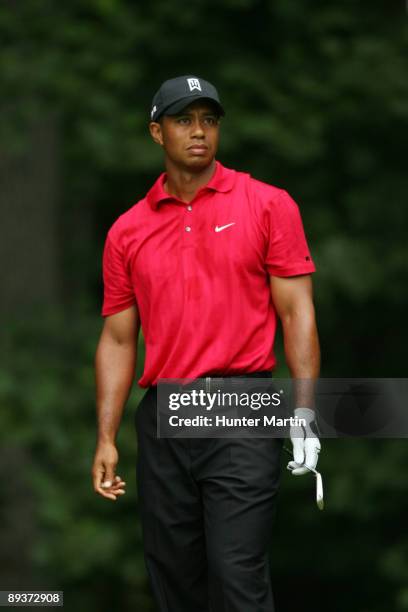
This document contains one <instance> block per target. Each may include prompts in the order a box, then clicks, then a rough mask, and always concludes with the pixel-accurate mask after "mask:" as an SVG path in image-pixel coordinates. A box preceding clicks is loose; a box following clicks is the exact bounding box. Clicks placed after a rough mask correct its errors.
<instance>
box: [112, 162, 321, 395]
mask: <svg viewBox="0 0 408 612" xmlns="http://www.w3.org/2000/svg"><path fill="white" fill-rule="evenodd" d="M165 180H166V176H165V174H162V175H161V176H160V177H159V178H158V180H157V181H156V183H155V184H154V185H153V187H152V188H151V190H150V191H149V192H148V194H147V195H146V197H145V198H143V200H140V202H138V203H137V204H135V205H134V206H133V207H132V208H130V209H129V210H128V211H127V212H125V213H124V214H123V215H121V216H120V217H119V218H118V219H117V221H116V222H115V223H114V224H113V226H112V227H111V229H110V230H109V233H108V236H107V239H106V243H105V250H104V255H103V276H104V303H103V309H102V315H103V316H105V317H106V316H109V315H112V314H115V313H117V312H120V311H121V310H124V309H126V308H129V307H130V306H132V305H133V304H137V307H138V310H139V314H140V319H141V325H142V331H143V335H144V339H145V344H146V357H145V364H144V372H143V375H142V377H141V379H140V380H139V384H140V386H142V387H147V386H149V385H154V384H156V383H157V381H158V379H159V378H184V377H185V378H196V377H199V376H202V375H205V374H213V375H222V374H226V373H229V374H232V373H234V374H238V373H245V372H256V371H259V370H270V369H272V368H273V367H274V365H275V363H276V360H275V356H274V353H273V343H274V338H275V331H276V321H277V316H276V311H275V308H274V306H273V303H272V300H271V294H270V288H269V275H273V276H296V275H298V274H308V273H310V272H314V270H315V267H314V264H313V261H312V259H311V256H310V252H309V249H308V246H307V243H306V239H305V235H304V231H303V226H302V221H301V218H300V214H299V210H298V207H297V205H296V204H295V202H294V201H293V200H292V198H291V197H290V196H289V195H288V194H287V193H286V191H283V190H282V189H277V188H276V187H272V186H271V185H267V184H265V183H261V182H260V181H257V180H255V179H253V178H252V177H251V176H250V175H249V174H245V173H242V172H235V171H234V170H229V169H227V168H224V167H223V166H222V165H221V164H220V163H219V162H217V164H216V170H215V172H214V175H213V177H212V179H211V180H210V181H209V183H208V184H207V185H206V186H204V187H202V188H201V189H200V190H199V191H198V193H197V195H196V197H195V198H194V200H193V201H192V202H191V203H190V204H186V203H185V202H182V201H181V200H178V199H177V198H176V197H174V196H170V195H168V194H167V193H166V192H165V191H164V189H163V184H164V182H165Z"/></svg>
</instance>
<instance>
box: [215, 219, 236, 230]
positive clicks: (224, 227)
mask: <svg viewBox="0 0 408 612" xmlns="http://www.w3.org/2000/svg"><path fill="white" fill-rule="evenodd" d="M230 225H235V221H234V223H228V224H227V225H220V226H218V225H216V226H215V231H216V232H222V230H225V229H226V228H227V227H230Z"/></svg>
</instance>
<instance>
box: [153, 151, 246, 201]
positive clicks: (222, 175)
mask: <svg viewBox="0 0 408 612" xmlns="http://www.w3.org/2000/svg"><path fill="white" fill-rule="evenodd" d="M166 179H167V174H166V173H165V172H163V174H161V175H160V176H159V178H158V179H157V181H156V182H155V183H154V185H153V187H152V188H151V189H150V190H149V191H148V192H147V195H146V199H147V201H148V203H149V204H150V206H151V208H152V209H153V210H157V208H158V207H159V205H160V204H162V203H163V202H165V201H168V202H169V201H171V200H176V201H177V198H175V196H172V195H169V194H168V193H167V192H166V191H165V190H164V187H163V185H164V183H165V182H166ZM234 182H235V170H230V169H229V168H225V167H224V166H223V165H222V164H220V162H218V161H216V162H215V172H214V174H213V176H212V178H211V179H210V181H209V182H208V183H207V185H204V186H203V187H201V189H210V190H212V191H219V192H220V193H227V192H228V191H231V189H232V187H233V186H234ZM201 189H200V191H201Z"/></svg>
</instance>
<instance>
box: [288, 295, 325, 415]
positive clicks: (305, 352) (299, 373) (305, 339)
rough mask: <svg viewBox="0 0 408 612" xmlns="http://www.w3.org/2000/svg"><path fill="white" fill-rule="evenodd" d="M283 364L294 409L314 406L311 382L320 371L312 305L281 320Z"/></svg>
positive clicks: (312, 382) (317, 340)
mask: <svg viewBox="0 0 408 612" xmlns="http://www.w3.org/2000/svg"><path fill="white" fill-rule="evenodd" d="M282 327H283V336H284V348H285V357H286V363H287V365H288V368H289V371H290V374H291V377H292V378H293V379H294V385H295V389H294V391H295V393H294V405H295V407H300V406H301V407H309V408H313V407H314V386H315V380H316V379H317V378H318V376H319V372H320V348H319V338H318V333H317V328H316V322H315V314H314V308H313V304H310V305H309V306H308V307H307V308H302V311H296V310H294V311H293V312H291V313H290V314H287V315H286V316H284V317H282Z"/></svg>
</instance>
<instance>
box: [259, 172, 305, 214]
mask: <svg viewBox="0 0 408 612" xmlns="http://www.w3.org/2000/svg"><path fill="white" fill-rule="evenodd" d="M249 188H250V190H251V193H252V194H254V195H255V196H256V197H257V199H259V200H260V201H261V202H262V203H264V204H266V205H268V206H277V207H279V206H284V207H285V206H290V205H291V204H294V203H295V202H294V200H293V199H292V197H291V196H290V195H289V193H288V192H287V191H286V190H285V189H282V188H281V187H277V186H276V185H271V184H269V183H264V182H263V181H260V180H258V179H256V178H253V177H252V176H250V175H249Z"/></svg>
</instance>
